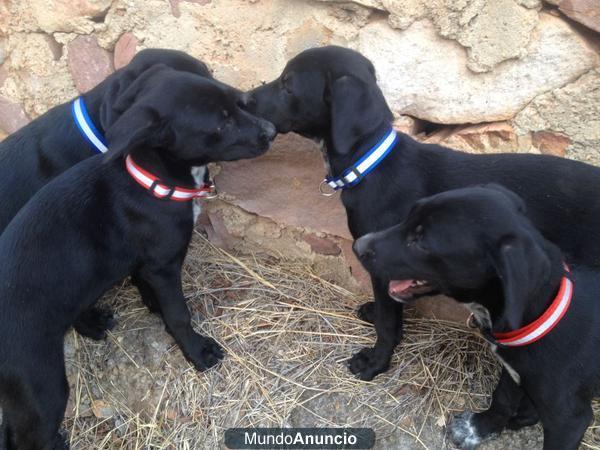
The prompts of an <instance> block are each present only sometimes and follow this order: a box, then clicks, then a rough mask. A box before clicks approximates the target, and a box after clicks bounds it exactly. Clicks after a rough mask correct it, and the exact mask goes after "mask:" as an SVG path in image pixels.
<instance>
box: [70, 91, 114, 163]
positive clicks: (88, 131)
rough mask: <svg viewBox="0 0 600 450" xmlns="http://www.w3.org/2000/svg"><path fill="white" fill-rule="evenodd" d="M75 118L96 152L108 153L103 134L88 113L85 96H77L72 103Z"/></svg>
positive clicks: (78, 126)
mask: <svg viewBox="0 0 600 450" xmlns="http://www.w3.org/2000/svg"><path fill="white" fill-rule="evenodd" d="M71 114H72V115H73V120H75V124H76V125H77V128H79V131H80V132H81V134H82V135H83V137H84V138H85V139H86V140H87V141H88V142H89V143H90V145H91V146H92V147H93V149H94V151H95V152H96V153H99V154H101V153H106V151H107V150H108V146H107V145H106V141H105V140H104V137H103V136H102V134H101V133H100V132H99V131H98V129H97V128H96V127H95V126H94V122H92V119H91V117H90V115H89V114H88V111H87V107H86V106H85V101H84V100H83V97H78V98H76V99H75V100H74V101H73V103H72V104H71Z"/></svg>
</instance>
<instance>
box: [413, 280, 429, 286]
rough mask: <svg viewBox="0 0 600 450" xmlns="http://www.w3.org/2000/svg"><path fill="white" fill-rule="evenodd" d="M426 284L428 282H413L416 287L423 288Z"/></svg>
mask: <svg viewBox="0 0 600 450" xmlns="http://www.w3.org/2000/svg"><path fill="white" fill-rule="evenodd" d="M424 284H427V281H423V280H416V281H414V282H413V285H414V286H423V285H424Z"/></svg>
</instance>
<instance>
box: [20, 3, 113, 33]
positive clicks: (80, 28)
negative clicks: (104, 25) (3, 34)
mask: <svg viewBox="0 0 600 450" xmlns="http://www.w3.org/2000/svg"><path fill="white" fill-rule="evenodd" d="M111 3H112V1H111V0H19V1H15V2H13V4H11V9H12V10H13V16H14V17H15V20H18V21H19V22H21V26H23V27H25V28H27V29H30V30H31V31H37V30H42V31H44V32H46V33H55V32H66V33H69V32H74V33H81V34H88V33H91V32H93V31H94V29H95V25H96V23H95V20H96V21H97V20H98V19H99V18H100V19H101V18H102V17H103V16H104V15H105V13H106V11H107V10H108V8H109V7H110V5H111Z"/></svg>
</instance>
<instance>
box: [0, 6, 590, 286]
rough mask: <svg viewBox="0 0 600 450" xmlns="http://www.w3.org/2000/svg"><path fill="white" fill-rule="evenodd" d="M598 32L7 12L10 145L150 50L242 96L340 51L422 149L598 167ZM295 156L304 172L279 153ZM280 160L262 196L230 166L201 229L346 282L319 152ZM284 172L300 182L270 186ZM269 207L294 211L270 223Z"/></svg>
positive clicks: (573, 9) (319, 12)
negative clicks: (202, 69) (349, 52)
mask: <svg viewBox="0 0 600 450" xmlns="http://www.w3.org/2000/svg"><path fill="white" fill-rule="evenodd" d="M599 33H600V2H599V1H598V0H547V1H542V0H354V1H341V0H75V1H74V0H0V138H1V137H2V136H3V135H6V134H8V133H11V132H13V131H14V130H16V129H18V128H19V127H20V126H22V125H23V124H25V123H27V121H29V120H31V119H33V118H35V117H37V116H38V115H40V114H42V113H43V112H44V111H46V110H47V109H48V108H50V107H52V106H54V105H56V104H58V103H61V102H65V101H67V100H69V99H71V98H72V97H74V96H76V95H77V94H78V92H83V91H85V90H87V89H89V88H90V87H92V86H93V85H94V84H96V83H97V82H98V81H99V80H101V79H102V78H104V77H105V76H106V75H107V74H109V73H110V72H111V71H113V70H115V68H119V67H121V66H123V65H124V64H126V63H127V62H128V61H129V60H130V58H131V57H132V56H133V54H135V52H136V51H138V50H140V49H142V48H147V47H169V48H176V49H180V50H184V51H187V52H189V53H190V54H192V55H193V56H196V57H198V58H201V59H202V60H204V61H205V62H207V63H208V64H209V65H210V66H211V67H212V69H213V70H214V73H215V76H216V77H218V78H220V79H222V80H223V81H225V82H227V83H230V84H233V85H236V86H238V87H240V88H242V89H246V88H250V87H252V86H255V85H257V84H258V83H260V82H262V81H267V80H270V79H272V78H274V77H276V76H277V75H278V74H279V72H280V71H281V69H282V68H283V66H284V65H285V63H286V61H287V60H288V59H289V58H290V57H292V56H294V55H295V54H296V53H298V52H300V51H302V50H303V49H306V48H309V47H313V46H318V45H324V44H339V45H344V46H348V47H351V48H354V49H357V50H359V51H361V52H363V53H364V54H365V55H367V56H368V57H369V58H371V60H372V61H373V63H374V64H375V67H376V69H377V74H378V79H379V81H380V84H381V86H382V88H383V91H384V93H385V95H386V97H387V99H388V101H389V103H390V105H391V107H392V109H393V111H394V112H395V114H396V116H397V121H396V126H397V127H398V128H399V129H400V130H402V131H404V132H407V133H410V134H412V135H414V136H416V137H417V138H419V139H423V140H427V141H429V142H438V143H443V144H447V145H449V146H452V147H454V148H458V149H463V150H466V151H473V152H507V151H508V152H515V151H520V152H534V153H549V154H555V155H559V156H565V157H569V158H575V159H579V160H583V161H587V162H591V163H593V164H600V68H599V67H600V56H599V51H600V34H599ZM290 146H292V147H294V148H296V150H293V149H292V151H296V152H297V153H298V154H299V155H300V156H299V157H298V162H297V163H296V164H294V165H290V164H287V165H286V161H285V158H281V157H278V156H277V155H285V154H288V153H286V152H288V151H289V150H290ZM276 147H278V148H276V149H275V153H273V154H274V155H276V156H273V157H271V156H267V157H266V158H267V159H265V160H261V161H260V162H257V163H254V164H250V163H247V165H246V166H244V167H245V170H246V171H248V173H250V174H252V176H256V177H259V178H258V179H260V180H261V183H263V184H264V186H260V187H259V188H257V187H256V183H252V184H253V186H254V187H250V188H248V186H243V185H241V183H240V182H237V184H236V180H239V179H240V177H239V170H238V169H239V166H237V165H235V164H232V165H224V166H223V168H222V172H221V174H220V175H219V177H218V180H217V181H218V182H220V184H221V185H222V186H223V187H226V189H225V190H227V191H231V192H233V193H235V195H233V194H229V195H225V196H224V197H223V200H222V201H221V202H217V203H213V204H212V206H210V207H209V208H208V211H209V216H210V218H211V219H205V221H206V223H207V226H208V227H209V228H211V227H212V229H211V230H212V231H211V232H212V233H213V236H214V238H215V239H216V240H220V241H221V243H223V244H224V245H225V243H227V244H228V245H230V246H238V247H240V248H248V246H249V245H251V244H252V245H254V246H255V248H259V249H263V250H268V251H271V252H272V253H278V254H281V253H288V254H289V255H292V256H298V255H303V257H306V258H307V259H308V260H310V261H311V262H314V263H315V264H318V265H320V266H321V267H325V266H331V265H332V264H333V261H337V262H336V263H335V264H337V265H339V266H340V267H342V269H339V270H338V269H336V271H338V272H339V271H341V272H343V271H344V270H345V271H346V274H349V273H350V272H351V271H352V267H354V266H355V262H353V261H351V255H349V256H348V254H349V253H351V252H350V251H349V247H348V246H349V243H350V236H349V235H348V233H347V230H346V229H345V218H344V214H343V211H342V210H341V208H339V205H337V206H336V207H332V205H333V203H323V202H321V201H317V200H316V198H317V193H316V186H315V185H313V184H314V183H316V181H318V179H319V178H320V177H322V176H323V169H322V165H321V163H320V160H319V154H318V151H317V150H316V149H315V148H313V147H312V144H310V143H308V142H307V141H305V140H303V139H301V138H297V137H296V138H294V137H289V138H288V139H287V140H286V139H284V140H282V141H280V143H279V144H278V146H276ZM268 158H274V159H275V161H273V160H270V159H268ZM288 160H289V157H288ZM273 164H275V165H277V164H280V166H276V167H277V168H276V169H275V168H274V167H275V166H274V165H273ZM283 166H285V167H286V170H288V174H289V176H290V177H291V178H293V179H294V180H296V181H295V182H296V183H297V184H296V185H294V184H290V183H288V181H289V180H283V179H280V180H279V181H277V182H273V179H272V178H273V176H272V174H273V172H274V171H277V170H279V169H281V167H283ZM309 175H310V176H312V177H316V178H315V181H314V182H313V181H311V184H310V185H306V176H309ZM266 190H270V191H273V192H278V195H275V196H274V195H270V196H267V195H265V191H266ZM298 192H302V193H303V195H305V196H308V198H307V199H305V200H306V201H301V200H300V199H299V196H298V195H295V194H297V193H298ZM286 199H290V200H289V201H287V202H286ZM249 200H250V201H249ZM273 201H276V202H283V203H285V204H286V207H285V208H282V209H283V210H284V211H285V213H279V214H271V212H272V211H271V209H270V208H269V205H268V204H267V202H273ZM330 202H336V200H335V199H333V200H330ZM305 203H306V204H305ZM307 208H308V209H307ZM307 211H309V212H307ZM331 214H333V218H332V217H330V216H331ZM244 217H245V219H244ZM261 221H263V222H261ZM328 221H329V222H328ZM332 222H336V223H337V224H338V225H339V224H341V225H339V226H338V227H337V228H336V227H334V228H331V227H329V226H328V223H332ZM242 224H245V225H242ZM257 224H259V225H260V226H259V225H257ZM340 226H341V227H342V228H343V230H342V231H340V230H339V227H340ZM217 230H220V231H219V232H217ZM274 237H277V238H278V239H279V241H278V244H277V245H274V244H273V238H274ZM285 239H288V240H289V244H285V242H288V241H286V240H285ZM345 256H347V258H345ZM328 258H329V259H328ZM336 258H337V259H336ZM348 258H350V260H348ZM330 259H331V260H330ZM357 270H358V269H357V268H356V267H354V273H355V274H356V271H357ZM337 278H340V277H337ZM341 278H342V279H345V278H347V277H345V276H342V277H341ZM351 284H352V283H350V285H351ZM351 287H352V286H351Z"/></svg>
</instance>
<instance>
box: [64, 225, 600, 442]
mask: <svg viewBox="0 0 600 450" xmlns="http://www.w3.org/2000/svg"><path fill="white" fill-rule="evenodd" d="M185 270H186V272H185V280H184V281H185V291H186V295H187V296H188V298H189V299H190V302H189V305H190V307H191V309H192V311H193V312H194V314H195V315H196V317H199V313H201V314H202V315H204V316H205V317H207V319H206V320H204V321H202V322H199V321H198V322H197V323H196V325H197V327H198V328H199V329H201V330H203V331H204V332H205V333H206V334H209V335H211V336H213V337H214V338H215V339H216V340H217V341H219V343H220V344H221V345H222V346H223V347H224V348H225V350H226V352H227V356H226V358H225V360H224V361H223V362H222V363H221V364H219V365H218V366H217V367H215V368H213V369H211V370H209V371H207V372H205V373H197V372H196V371H195V370H193V369H192V368H191V367H190V366H189V364H187V362H185V360H184V359H183V357H182V356H181V354H180V352H179V350H178V349H177V348H176V347H175V345H174V343H173V341H172V339H171V338H170V337H168V335H167V334H166V332H165V331H164V330H163V327H162V325H161V322H160V320H159V319H158V318H156V317H153V316H151V315H150V314H149V313H148V312H147V311H146V310H145V309H144V308H143V306H142V304H141V302H140V301H139V297H138V295H137V292H136V291H135V290H134V289H133V288H131V287H130V286H128V285H127V284H126V285H124V286H122V287H121V288H120V289H116V290H114V291H113V292H111V293H110V295H108V296H107V298H106V299H105V302H106V303H108V304H110V305H111V306H112V307H113V308H115V309H116V311H117V317H118V321H119V323H118V325H117V327H116V328H115V330H113V332H112V333H111V335H110V336H109V338H108V339H107V341H106V342H101V343H96V342H92V341H89V340H86V339H82V338H80V337H78V336H76V335H75V334H74V333H72V334H70V335H69V338H68V341H67V342H68V344H67V366H68V372H69V380H70V383H71V402H70V404H69V407H68V418H67V420H66V427H67V429H68V430H69V432H70V435H71V445H72V447H73V448H76V449H84V448H85V449H87V448H94V449H96V448H111V449H112V448H115V449H117V448H126V449H133V448H152V449H154V448H159V449H162V448H174V449H194V448H218V447H223V443H222V439H223V433H224V430H225V429H227V428H230V427H234V426H235V427H248V426H329V425H331V426H342V425H347V426H366V427H372V428H374V429H375V430H376V431H377V436H378V439H380V441H379V442H380V445H381V446H383V445H384V444H381V442H384V441H385V440H386V439H388V438H389V437H390V436H394V435H395V434H398V433H401V434H404V435H406V436H408V437H409V439H410V442H411V443H412V444H411V448H413V447H414V448H419V447H423V448H436V446H437V448H439V447H440V446H441V445H442V444H440V443H443V438H441V437H442V436H443V428H442V426H443V425H444V421H445V418H446V417H447V414H448V413H451V412H453V411H457V410H462V409H464V408H472V407H474V408H482V407H484V406H485V405H486V403H487V401H488V395H489V393H490V392H491V389H492V387H493V383H494V380H495V377H496V376H497V366H496V363H495V361H494V359H493V357H492V356H491V355H490V354H489V352H488V351H487V350H486V347H487V344H486V343H485V341H483V340H482V339H480V338H479V337H478V336H476V335H475V334H474V333H472V332H471V331H470V330H468V329H466V328H463V327H461V326H457V325H456V324H453V323H444V322H439V321H434V320H426V319H415V318H412V319H408V320H407V321H406V332H405V339H404V340H403V343H402V345H401V346H399V348H398V350H397V352H396V354H395V356H394V361H393V363H392V368H391V370H390V371H389V372H387V373H386V374H385V375H381V376H379V377H378V378H377V379H376V380H375V382H371V383H369V382H361V381H358V380H357V379H355V378H354V377H353V376H352V375H351V374H350V372H349V371H348V370H347V368H346V367H345V361H346V360H347V358H348V357H349V356H351V355H352V354H353V353H355V352H356V351H357V350H358V349H359V348H360V347H362V346H366V345H372V343H373V341H374V331H373V329H372V327H370V326H368V325H367V324H365V323H363V322H361V321H360V320H358V319H357V318H356V317H355V315H354V310H355V309H356V307H357V306H358V305H359V304H360V303H361V302H363V301H365V300H366V299H365V298H358V297H356V296H355V295H353V294H352V293H350V292H347V291H345V290H344V289H342V288H340V287H338V286H335V285H334V284H331V283H329V282H328V281H326V280H324V279H322V278H320V277H319V276H318V275H317V274H314V273H312V272H311V271H310V269H309V268H307V267H305V266H302V265H299V264H296V263H288V262H286V261H281V260H273V259H268V258H258V257H256V258H247V257H246V258H241V257H239V258H238V257H235V256H233V255H231V254H228V253H225V252H223V251H221V250H219V249H216V248H214V247H212V246H211V244H209V243H208V242H207V241H206V240H205V239H204V238H203V237H202V236H201V235H199V234H198V235H196V236H195V239H194V242H193V245H192V248H191V249H190V252H189V258H188V261H187V264H186V269H185ZM599 412H600V411H599ZM430 429H433V430H434V433H433V434H435V435H437V436H440V440H439V441H437V442H438V444H432V443H431V442H432V441H431V436H430V435H431V434H432V433H431V432H430V433H429V435H427V430H430ZM599 444H600V438H598V436H597V433H596V432H595V430H590V432H589V433H588V436H587V441H586V445H587V446H588V448H596V449H598V448H600V445H599Z"/></svg>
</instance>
